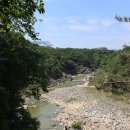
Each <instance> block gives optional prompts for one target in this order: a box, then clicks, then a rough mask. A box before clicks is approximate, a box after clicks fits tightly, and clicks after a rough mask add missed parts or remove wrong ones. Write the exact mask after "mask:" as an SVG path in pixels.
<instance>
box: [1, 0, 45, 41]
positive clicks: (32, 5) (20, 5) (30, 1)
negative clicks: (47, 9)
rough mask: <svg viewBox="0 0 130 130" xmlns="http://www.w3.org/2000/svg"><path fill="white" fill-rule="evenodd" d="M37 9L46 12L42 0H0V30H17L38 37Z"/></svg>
mask: <svg viewBox="0 0 130 130" xmlns="http://www.w3.org/2000/svg"><path fill="white" fill-rule="evenodd" d="M36 11H38V12H39V13H44V3H43V1H42V0H0V32H8V31H15V32H19V33H21V34H28V35H29V36H30V37H31V38H34V39H36V38H37V33H35V30H34V28H33V25H34V24H35V22H36V21H37V19H36V18H35V16H34V13H35V12H36Z"/></svg>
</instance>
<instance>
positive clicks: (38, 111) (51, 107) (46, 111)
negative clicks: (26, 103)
mask: <svg viewBox="0 0 130 130" xmlns="http://www.w3.org/2000/svg"><path fill="white" fill-rule="evenodd" d="M35 105H36V107H33V108H31V107H29V112H30V113H31V115H32V117H37V118H38V120H39V121H40V130H53V129H55V130H63V128H64V126H60V125H58V122H56V121H53V120H52V118H54V117H55V116H56V114H55V112H56V111H57V110H58V109H59V106H57V105H56V104H48V103H44V102H37V103H35Z"/></svg>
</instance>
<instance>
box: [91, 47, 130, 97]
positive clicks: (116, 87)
mask: <svg viewBox="0 0 130 130" xmlns="http://www.w3.org/2000/svg"><path fill="white" fill-rule="evenodd" d="M96 75H97V76H95V77H94V78H93V79H92V80H91V83H92V84H94V85H95V86H96V87H97V89H103V90H105V91H109V92H112V93H113V94H117V95H122V94H125V93H129V92H130V47H129V46H125V47H124V49H123V50H119V51H117V52H114V53H111V54H109V55H107V56H106V57H105V58H104V59H103V60H102V62H101V64H100V69H99V70H98V71H97V74H96Z"/></svg>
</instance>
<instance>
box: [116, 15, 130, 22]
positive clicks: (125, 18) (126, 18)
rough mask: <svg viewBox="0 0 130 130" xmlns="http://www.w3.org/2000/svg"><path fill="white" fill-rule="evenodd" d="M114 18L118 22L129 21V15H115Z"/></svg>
mask: <svg viewBox="0 0 130 130" xmlns="http://www.w3.org/2000/svg"><path fill="white" fill-rule="evenodd" d="M115 19H116V20H118V21H119V22H130V17H126V16H125V17H120V16H117V15H116V17H115Z"/></svg>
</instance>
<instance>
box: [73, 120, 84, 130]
mask: <svg viewBox="0 0 130 130" xmlns="http://www.w3.org/2000/svg"><path fill="white" fill-rule="evenodd" d="M71 126H72V128H74V129H78V130H82V127H81V122H75V123H73V124H72V125H71Z"/></svg>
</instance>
